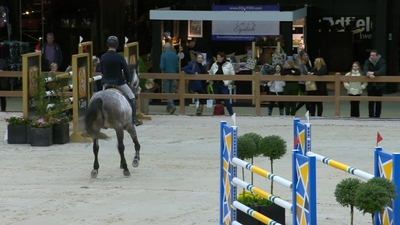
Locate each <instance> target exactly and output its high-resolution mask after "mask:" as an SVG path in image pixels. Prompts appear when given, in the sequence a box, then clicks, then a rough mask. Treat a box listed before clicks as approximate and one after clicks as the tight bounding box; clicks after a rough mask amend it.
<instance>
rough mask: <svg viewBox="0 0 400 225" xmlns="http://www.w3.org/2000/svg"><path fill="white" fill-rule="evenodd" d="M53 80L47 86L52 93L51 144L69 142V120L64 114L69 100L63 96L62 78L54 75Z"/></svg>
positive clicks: (63, 84)
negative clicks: (50, 84)
mask: <svg viewBox="0 0 400 225" xmlns="http://www.w3.org/2000/svg"><path fill="white" fill-rule="evenodd" d="M54 80H55V82H54V83H53V85H52V86H48V87H49V90H50V91H51V92H53V93H54V95H55V96H54V97H52V98H51V103H50V104H51V105H52V107H51V111H50V114H51V117H52V118H51V120H50V121H51V123H52V124H53V144H66V143H68V142H69V121H70V118H69V117H68V116H67V115H66V110H67V109H68V106H69V102H70V100H69V99H67V98H66V96H65V91H66V89H65V82H63V79H60V78H57V77H54Z"/></svg>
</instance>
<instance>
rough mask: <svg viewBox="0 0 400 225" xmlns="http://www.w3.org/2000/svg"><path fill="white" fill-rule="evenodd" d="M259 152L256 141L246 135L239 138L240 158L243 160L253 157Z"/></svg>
mask: <svg viewBox="0 0 400 225" xmlns="http://www.w3.org/2000/svg"><path fill="white" fill-rule="evenodd" d="M256 154H257V146H256V144H255V143H254V141H253V140H252V139H251V138H249V137H246V136H239V138H238V158H239V159H242V160H246V159H251V158H253V157H254V156H255V155H256Z"/></svg>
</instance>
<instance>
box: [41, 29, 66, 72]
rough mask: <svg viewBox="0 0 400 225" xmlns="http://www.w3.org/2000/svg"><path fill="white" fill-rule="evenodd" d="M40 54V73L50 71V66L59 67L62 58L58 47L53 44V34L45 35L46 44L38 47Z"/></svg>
mask: <svg viewBox="0 0 400 225" xmlns="http://www.w3.org/2000/svg"><path fill="white" fill-rule="evenodd" d="M40 51H41V52H42V71H50V70H51V68H50V65H51V64H52V63H57V66H58V68H60V67H61V63H62V61H63V56H62V52H61V48H60V46H59V45H58V44H57V43H55V42H54V34H53V33H48V34H47V42H46V43H43V44H41V45H40Z"/></svg>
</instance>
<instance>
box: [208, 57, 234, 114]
mask: <svg viewBox="0 0 400 225" xmlns="http://www.w3.org/2000/svg"><path fill="white" fill-rule="evenodd" d="M209 73H210V74H211V75H235V69H234V68H233V66H232V64H231V63H230V62H228V61H226V56H225V53H224V52H218V53H217V61H216V62H215V63H213V64H212V66H211V68H210V71H209ZM231 83H232V81H231V80H220V81H214V83H213V89H214V94H223V95H227V94H229V90H228V86H229V85H230V84H231ZM216 102H217V103H218V104H221V103H220V102H221V100H216ZM224 103H225V106H226V109H227V110H228V112H229V115H231V116H232V115H233V109H232V104H231V101H230V100H229V99H224Z"/></svg>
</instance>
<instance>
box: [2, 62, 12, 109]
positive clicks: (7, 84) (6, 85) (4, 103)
mask: <svg viewBox="0 0 400 225" xmlns="http://www.w3.org/2000/svg"><path fill="white" fill-rule="evenodd" d="M6 70H7V62H6V60H4V59H0V71H6ZM0 90H1V91H9V90H10V79H9V78H8V77H1V78H0ZM0 106H1V111H2V112H5V111H6V106H7V99H6V97H0Z"/></svg>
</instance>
